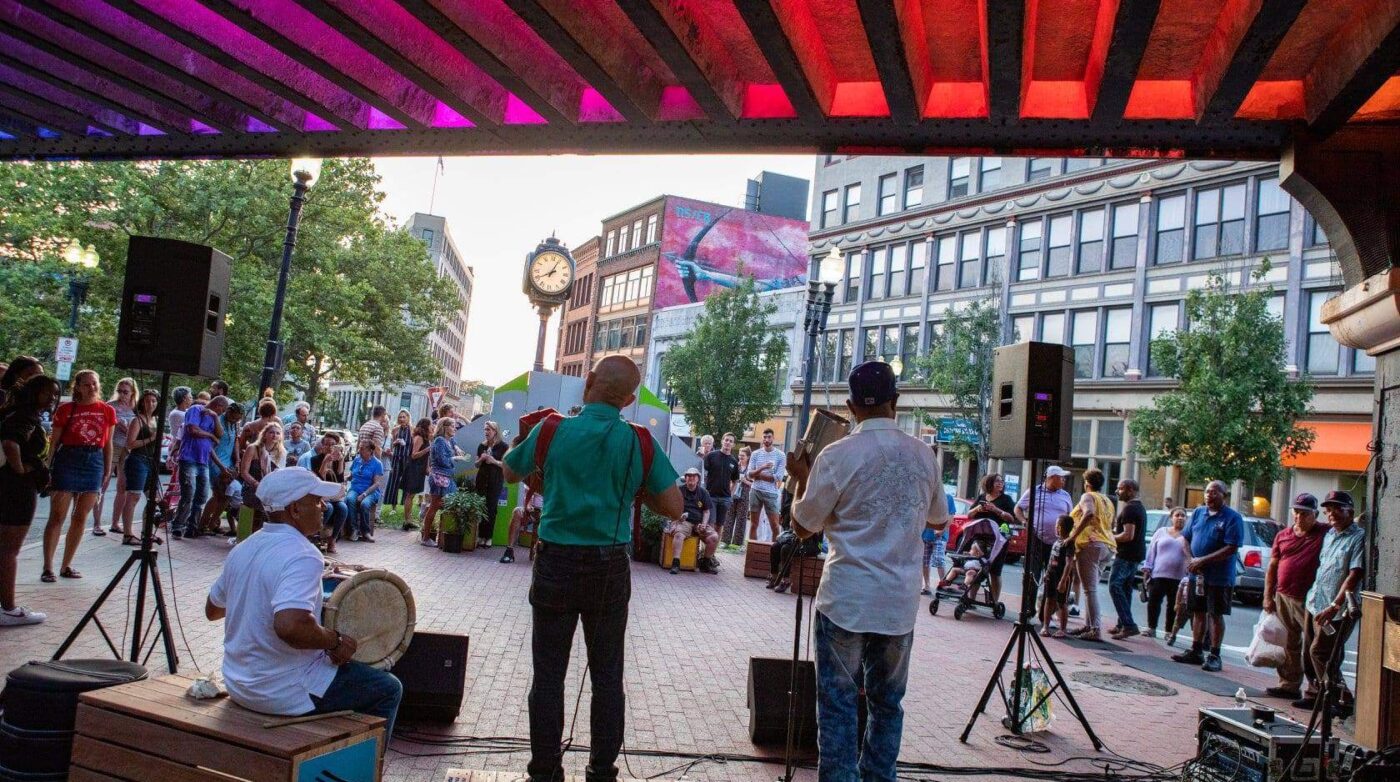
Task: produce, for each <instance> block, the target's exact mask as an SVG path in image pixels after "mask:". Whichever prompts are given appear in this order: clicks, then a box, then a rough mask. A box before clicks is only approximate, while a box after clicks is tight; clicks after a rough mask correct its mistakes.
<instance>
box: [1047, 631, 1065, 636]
mask: <svg viewBox="0 0 1400 782" xmlns="http://www.w3.org/2000/svg"><path fill="white" fill-rule="evenodd" d="M1050 637H1051V638H1064V637H1065V631H1064V630H1056V631H1055V632H1054V633H1052V634H1051V636H1050Z"/></svg>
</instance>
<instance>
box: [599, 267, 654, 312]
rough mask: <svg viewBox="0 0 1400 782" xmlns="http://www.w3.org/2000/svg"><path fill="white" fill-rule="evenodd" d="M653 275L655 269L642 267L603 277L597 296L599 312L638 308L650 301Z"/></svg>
mask: <svg viewBox="0 0 1400 782" xmlns="http://www.w3.org/2000/svg"><path fill="white" fill-rule="evenodd" d="M655 273H656V272H655V267H652V266H643V267H641V268H638V269H632V270H631V271H625V272H618V273H617V274H612V275H609V276H607V277H604V278H603V290H602V291H601V293H599V295H598V308H599V310H604V309H609V308H614V307H615V308H618V309H623V308H626V307H638V306H641V305H643V304H646V303H647V302H649V301H651V284H652V279H653V277H654V275H655Z"/></svg>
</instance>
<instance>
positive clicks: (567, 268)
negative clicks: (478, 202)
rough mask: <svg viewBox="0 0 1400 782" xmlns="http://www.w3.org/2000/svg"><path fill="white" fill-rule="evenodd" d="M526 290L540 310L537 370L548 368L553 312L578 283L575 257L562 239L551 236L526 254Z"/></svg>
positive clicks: (536, 348) (537, 309)
mask: <svg viewBox="0 0 1400 782" xmlns="http://www.w3.org/2000/svg"><path fill="white" fill-rule="evenodd" d="M520 287H521V290H522V292H524V294H525V296H526V298H528V299H529V300H530V303H531V304H533V305H535V310H536V311H537V312H539V314H540V333H539V337H538V339H537V340H536V343H535V367H534V371H536V372H543V371H544V341H545V334H546V329H547V324H548V323H549V316H550V315H552V314H554V310H556V309H558V307H559V305H561V304H563V303H564V302H565V301H567V300H568V298H569V292H570V291H571V290H573V287H574V257H573V256H572V255H570V254H569V248H567V247H565V246H564V245H563V244H562V243H560V241H559V240H558V239H556V238H555V237H553V236H551V237H549V238H548V239H545V240H544V241H543V242H540V243H539V244H538V245H536V246H535V249H534V250H532V251H531V252H530V253H529V254H528V255H526V256H525V277H524V279H523V280H522V281H521V283H520Z"/></svg>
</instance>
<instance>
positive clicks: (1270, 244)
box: [1254, 179, 1289, 252]
mask: <svg viewBox="0 0 1400 782" xmlns="http://www.w3.org/2000/svg"><path fill="white" fill-rule="evenodd" d="M1288 206H1289V204H1288V194H1287V193H1285V192H1283V189H1282V188H1280V187H1279V186H1278V180H1277V179H1261V180H1259V199H1258V202H1257V204H1256V206H1255V213H1256V214H1257V215H1258V216H1259V220H1258V223H1257V224H1256V225H1255V227H1254V230H1255V235H1254V249H1255V251H1257V252H1265V251H1267V250H1282V249H1284V248H1285V247H1287V246H1288Z"/></svg>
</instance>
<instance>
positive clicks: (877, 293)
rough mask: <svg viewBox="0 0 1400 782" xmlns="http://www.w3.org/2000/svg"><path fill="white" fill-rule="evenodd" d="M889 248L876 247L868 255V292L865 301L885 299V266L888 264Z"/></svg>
mask: <svg viewBox="0 0 1400 782" xmlns="http://www.w3.org/2000/svg"><path fill="white" fill-rule="evenodd" d="M889 258H890V248H888V247H877V248H875V251H874V252H873V253H871V254H870V290H869V291H867V292H866V294H865V298H866V299H883V298H885V266H886V265H887V264H888V263H889V262H890V261H889Z"/></svg>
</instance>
